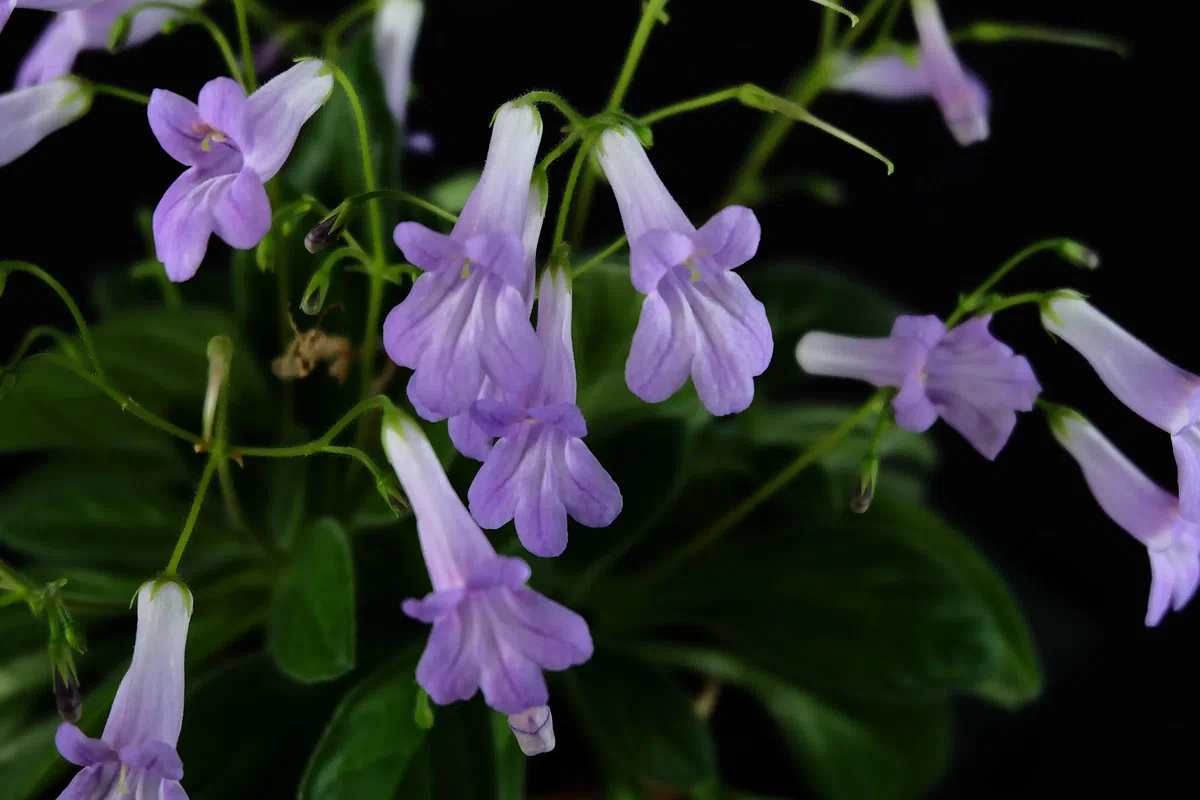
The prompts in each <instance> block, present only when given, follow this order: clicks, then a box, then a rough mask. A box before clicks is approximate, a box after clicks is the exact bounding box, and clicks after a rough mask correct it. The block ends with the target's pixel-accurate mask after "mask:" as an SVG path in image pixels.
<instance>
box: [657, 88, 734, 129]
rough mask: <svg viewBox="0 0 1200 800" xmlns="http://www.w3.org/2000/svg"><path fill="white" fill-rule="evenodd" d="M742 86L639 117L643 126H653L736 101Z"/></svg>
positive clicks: (692, 99)
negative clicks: (665, 120) (683, 115)
mask: <svg viewBox="0 0 1200 800" xmlns="http://www.w3.org/2000/svg"><path fill="white" fill-rule="evenodd" d="M741 89H742V87H741V86H731V87H729V88H728V89H722V90H720V91H719V92H711V93H709V94H704V95H700V96H699V97H693V98H691V99H689V100H681V101H680V102H678V103H672V104H671V105H669V106H664V107H662V108H657V109H655V110H654V111H651V112H650V113H649V114H645V115H643V116H642V117H639V119H640V120H641V122H642V124H644V125H653V124H654V123H656V122H658V121H659V120H664V119H666V118H667V117H673V116H675V115H676V114H685V113H687V112H688V111H695V110H697V109H700V108H707V107H708V106H715V105H716V104H718V103H724V102H726V101H727V100H736V99H737V98H738V93H739V92H740V91H741Z"/></svg>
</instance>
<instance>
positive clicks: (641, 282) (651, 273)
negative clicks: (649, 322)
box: [629, 228, 695, 294]
mask: <svg viewBox="0 0 1200 800" xmlns="http://www.w3.org/2000/svg"><path fill="white" fill-rule="evenodd" d="M694 250H695V245H693V244H692V239H691V237H690V236H688V235H686V234H683V233H680V232H679V231H672V230H665V229H662V228H659V229H656V230H650V231H646V232H645V233H643V234H642V235H641V236H639V237H638V238H637V239H636V240H635V241H633V242H632V243H631V244H630V245H629V279H630V281H631V282H632V283H633V288H635V289H637V290H638V291H639V292H641V293H642V294H650V293H651V292H654V291H657V289H658V282H659V281H660V280H662V277H663V275H666V274H667V273H668V272H670V271H671V270H672V269H674V268H675V267H677V266H678V265H680V264H682V263H683V262H684V261H686V260H687V259H688V258H690V257H691V255H692V253H693V252H694Z"/></svg>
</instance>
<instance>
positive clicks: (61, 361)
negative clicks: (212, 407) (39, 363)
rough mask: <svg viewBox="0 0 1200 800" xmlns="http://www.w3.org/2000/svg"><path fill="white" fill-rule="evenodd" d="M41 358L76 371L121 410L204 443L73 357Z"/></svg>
mask: <svg viewBox="0 0 1200 800" xmlns="http://www.w3.org/2000/svg"><path fill="white" fill-rule="evenodd" d="M39 358H45V359H49V360H50V361H51V362H52V363H55V364H58V365H59V366H61V367H63V368H64V369H68V370H70V371H71V372H74V373H75V374H76V375H78V376H79V377H81V378H83V379H84V380H85V381H87V382H88V383H90V384H92V385H93V386H95V387H97V388H98V389H100V390H101V391H103V392H104V393H105V394H107V395H108V396H109V397H111V398H112V399H113V402H115V403H116V404H117V405H119V406H120V407H121V410H123V411H128V412H129V413H130V414H133V415H134V416H135V417H137V418H138V419H140V420H141V421H142V422H145V423H147V424H149V425H152V426H153V427H155V428H158V429H159V430H160V431H164V432H165V433H169V434H171V435H172V436H175V437H177V438H179V439H183V440H184V441H185V442H191V443H192V444H203V442H204V440H203V439H201V438H200V437H199V436H197V435H196V434H194V433H192V432H190V431H185V430H184V429H183V428H180V427H179V426H178V425H173V424H171V423H170V422H167V421H166V420H165V419H163V418H162V417H160V416H158V415H157V414H154V413H152V412H150V411H147V410H146V408H145V406H143V405H142V404H141V403H139V402H137V401H136V400H134V399H133V398H132V397H130V396H129V395H127V394H124V393H122V392H121V391H119V390H118V389H115V388H114V387H112V386H109V385H108V382H107V381H106V380H105V379H104V378H100V377H97V376H96V375H93V374H92V373H91V372H88V371H87V369H85V368H84V367H82V366H81V365H79V364H78V363H76V362H75V361H73V360H72V359H70V358H67V357H65V356H60V355H57V354H55V353H42V354H41V355H40V356H39Z"/></svg>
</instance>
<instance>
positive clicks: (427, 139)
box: [404, 131, 437, 156]
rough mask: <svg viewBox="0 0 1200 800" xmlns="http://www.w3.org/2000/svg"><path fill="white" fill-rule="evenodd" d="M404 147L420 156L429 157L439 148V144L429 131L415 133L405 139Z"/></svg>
mask: <svg viewBox="0 0 1200 800" xmlns="http://www.w3.org/2000/svg"><path fill="white" fill-rule="evenodd" d="M404 146H405V147H407V148H408V149H409V150H411V151H412V152H414V153H416V154H418V155H422V156H428V155H432V154H433V151H434V150H435V149H436V148H437V142H436V141H434V138H433V134H432V133H430V132H429V131H413V132H412V133H410V134H409V135H408V136H407V137H406V138H405V140H404Z"/></svg>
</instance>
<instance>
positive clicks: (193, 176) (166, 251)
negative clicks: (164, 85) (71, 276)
mask: <svg viewBox="0 0 1200 800" xmlns="http://www.w3.org/2000/svg"><path fill="white" fill-rule="evenodd" d="M332 91H333V76H332V75H329V74H328V73H327V71H326V69H325V64H324V62H321V61H302V62H300V63H299V64H297V65H296V66H294V67H292V68H291V69H289V70H288V71H287V72H285V73H283V74H282V75H279V76H278V77H276V78H274V79H273V80H271V81H270V82H269V83H267V84H266V85H265V86H263V87H262V88H260V89H259V90H258V91H257V92H255V93H254V94H252V95H250V96H249V97H246V93H245V92H244V91H243V90H242V87H241V86H240V85H238V83H237V82H236V81H234V80H232V79H230V78H215V79H213V80H211V81H209V82H208V83H206V84H204V88H202V89H201V90H200V98H199V104H198V105H197V104H196V103H193V102H191V101H190V100H187V99H185V98H183V97H180V96H179V95H177V94H175V93H174V92H168V91H166V90H164V89H155V90H154V93H153V94H151V95H150V107H149V109H148V112H147V115H148V117H149V119H150V129H151V130H152V131H154V135H155V137H156V138H157V139H158V142H159V144H161V145H162V147H163V149H164V150H166V151H167V154H168V155H170V156H171V157H172V158H174V159H175V160H176V161H178V162H179V163H181V164H183V165H185V166H187V167H189V169H188V170H187V171H185V172H184V173H183V174H182V175H180V176H179V178H178V179H176V181H175V182H174V183H173V184H171V187H170V188H169V189H167V192H166V194H164V195H163V197H162V200H161V201H159V204H158V208H156V209H155V210H154V244H155V248H156V249H157V251H158V260H159V261H161V262H163V264H164V266H166V268H167V276H168V277H170V279H171V280H173V281H176V282H178V281H186V280H187V279H189V278H191V277H192V276H193V275H195V274H196V270H197V269H198V268H199V267H200V262H201V261H202V260H203V259H204V253H205V251H207V249H208V237H209V236H211V235H212V234H213V233H215V234H216V235H217V236H219V237H220V238H221V239H222V240H224V241H225V243H226V244H228V245H229V246H230V247H236V248H238V249H239V250H248V249H250V248H251V247H254V246H255V245H257V244H258V243H259V242H260V241H261V240H262V238H263V237H264V236H266V235H267V231H268V230H270V228H271V203H270V201H269V200H268V199H267V192H266V189H264V188H263V184H264V183H266V182H267V181H269V180H270V179H271V178H273V177H275V173H277V172H279V169H280V167H282V166H283V162H284V161H286V160H287V157H288V154H289V153H291V151H292V145H294V144H295V143H296V137H297V136H298V135H299V134H300V127H301V126H302V125H303V124H304V123H305V122H306V121H307V120H308V118H309V117H311V116H312V115H313V114H315V113H316V111H317V109H319V108H320V107H321V106H322V105H323V104H324V103H325V101H326V100H327V99H328V98H329V94H330V92H332Z"/></svg>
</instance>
